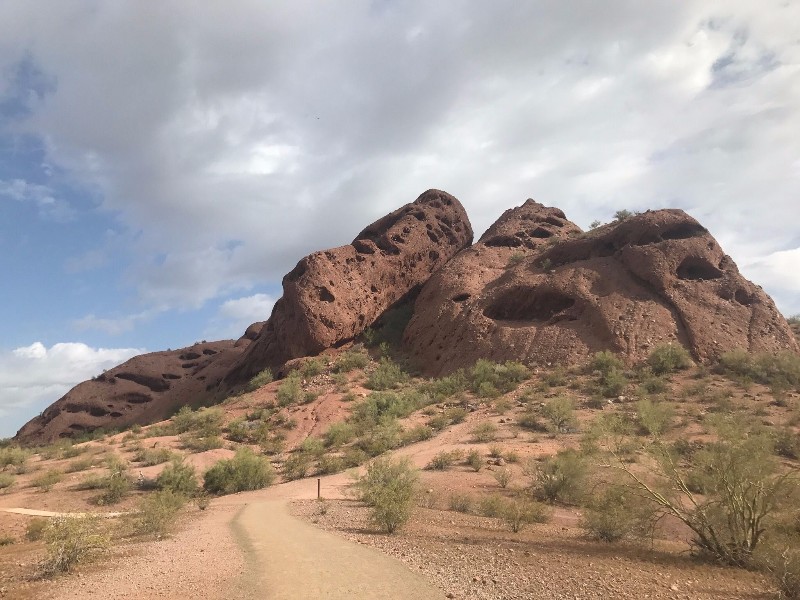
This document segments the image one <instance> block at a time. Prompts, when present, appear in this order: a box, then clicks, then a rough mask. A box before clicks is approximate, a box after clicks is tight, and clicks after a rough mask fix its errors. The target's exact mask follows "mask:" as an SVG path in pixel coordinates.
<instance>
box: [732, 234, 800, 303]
mask: <svg viewBox="0 0 800 600" xmlns="http://www.w3.org/2000/svg"><path fill="white" fill-rule="evenodd" d="M743 271H744V272H745V273H746V274H747V273H748V272H753V273H758V279H759V283H761V284H762V285H763V286H764V287H766V288H768V289H769V290H771V291H772V294H773V297H774V299H775V301H776V303H777V304H778V308H780V309H781V311H782V312H783V314H784V315H786V316H791V315H800V248H794V249H792V250H784V251H781V252H774V253H772V254H770V255H768V256H766V257H764V258H763V259H761V260H760V261H759V262H757V263H755V264H753V265H748V266H747V267H746V268H743Z"/></svg>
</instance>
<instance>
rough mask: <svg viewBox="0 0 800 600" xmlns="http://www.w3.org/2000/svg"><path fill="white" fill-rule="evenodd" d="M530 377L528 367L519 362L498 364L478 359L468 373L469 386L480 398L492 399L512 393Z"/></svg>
mask: <svg viewBox="0 0 800 600" xmlns="http://www.w3.org/2000/svg"><path fill="white" fill-rule="evenodd" d="M530 375H531V373H530V370H529V369H528V367H526V366H525V365H523V364H522V363H520V362H516V361H508V362H505V363H502V364H499V363H493V362H491V361H488V360H484V359H479V360H478V361H476V362H475V366H473V367H472V370H471V371H470V374H469V385H470V389H471V390H472V391H473V392H474V393H475V394H477V395H478V396H480V397H481V398H493V397H496V396H499V395H501V394H507V393H508V392H512V391H514V390H515V389H517V387H518V386H519V384H520V383H522V382H523V381H525V380H526V379H528V378H529V377H530Z"/></svg>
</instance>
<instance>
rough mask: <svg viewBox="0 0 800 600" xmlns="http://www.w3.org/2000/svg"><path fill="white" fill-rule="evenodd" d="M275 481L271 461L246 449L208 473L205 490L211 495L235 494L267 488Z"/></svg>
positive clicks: (215, 466) (221, 462)
mask: <svg viewBox="0 0 800 600" xmlns="http://www.w3.org/2000/svg"><path fill="white" fill-rule="evenodd" d="M274 480H275V471H274V469H273V468H272V465H271V464H270V463H269V461H268V460H267V459H265V458H263V457H261V456H256V455H255V454H254V453H253V451H252V450H250V449H249V448H246V447H245V448H240V449H239V450H237V451H236V455H235V456H234V457H233V458H231V459H225V460H221V461H219V462H218V463H217V464H215V465H214V466H213V467H211V468H210V469H209V470H208V471H206V473H205V475H204V477H203V488H204V489H205V490H206V491H207V492H209V493H211V494H235V493H236V492H246V491H250V490H258V489H261V488H265V487H267V486H269V485H272V482H273V481H274Z"/></svg>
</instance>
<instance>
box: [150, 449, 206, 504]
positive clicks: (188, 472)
mask: <svg viewBox="0 0 800 600" xmlns="http://www.w3.org/2000/svg"><path fill="white" fill-rule="evenodd" d="M156 486H157V487H158V489H160V490H162V491H168V492H172V493H173V494H182V495H184V496H187V497H191V496H194V495H195V494H196V493H197V488H198V482H197V472H196V471H195V468H194V467H193V466H192V465H190V464H189V463H187V462H186V461H185V459H184V458H183V457H182V456H176V457H173V458H172V460H171V461H170V463H169V464H168V465H167V466H165V467H164V468H163V469H162V470H161V473H159V474H158V477H156Z"/></svg>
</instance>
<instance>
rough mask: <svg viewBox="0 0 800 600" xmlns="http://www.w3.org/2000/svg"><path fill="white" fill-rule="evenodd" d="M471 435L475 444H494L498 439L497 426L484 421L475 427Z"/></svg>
mask: <svg viewBox="0 0 800 600" xmlns="http://www.w3.org/2000/svg"><path fill="white" fill-rule="evenodd" d="M470 433H471V434H472V441H473V442H476V443H481V442H483V443H485V442H492V441H494V440H495V439H496V438H497V425H495V424H494V423H492V422H491V421H483V422H481V423H478V424H477V425H475V426H474V427H473V428H472V431H471V432H470Z"/></svg>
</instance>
